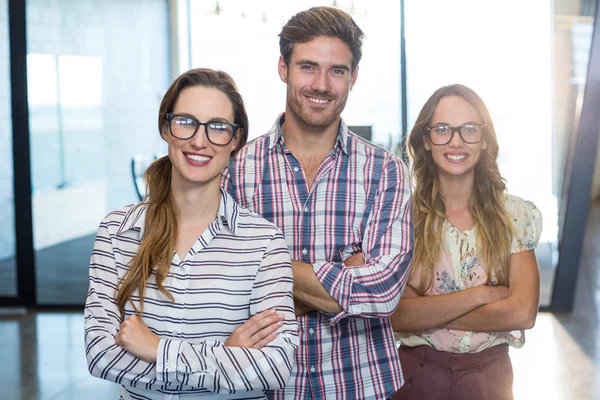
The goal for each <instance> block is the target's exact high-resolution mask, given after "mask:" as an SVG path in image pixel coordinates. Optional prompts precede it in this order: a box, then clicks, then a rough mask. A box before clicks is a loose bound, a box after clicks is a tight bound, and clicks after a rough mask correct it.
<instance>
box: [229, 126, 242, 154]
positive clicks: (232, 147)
mask: <svg viewBox="0 0 600 400" xmlns="http://www.w3.org/2000/svg"><path fill="white" fill-rule="evenodd" d="M243 132H244V130H243V129H242V128H240V129H238V131H237V132H236V134H235V136H234V137H233V139H232V140H231V143H229V157H230V158H231V154H232V153H233V152H234V151H235V149H237V147H238V144H239V143H240V137H241V136H242V134H243Z"/></svg>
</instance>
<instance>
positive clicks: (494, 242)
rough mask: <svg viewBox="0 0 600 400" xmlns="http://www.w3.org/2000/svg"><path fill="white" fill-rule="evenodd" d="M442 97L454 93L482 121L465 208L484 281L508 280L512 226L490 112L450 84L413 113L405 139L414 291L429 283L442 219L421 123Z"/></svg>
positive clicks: (439, 243) (468, 92)
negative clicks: (483, 145) (410, 165)
mask: <svg viewBox="0 0 600 400" xmlns="http://www.w3.org/2000/svg"><path fill="white" fill-rule="evenodd" d="M446 96H460V97H462V98H463V99H465V100H466V101H467V102H468V103H469V104H471V105H472V106H473V107H474V108H475V110H477V112H478V113H479V115H480V116H481V118H482V119H483V123H484V124H485V125H486V127H485V128H484V135H483V139H482V140H485V142H486V143H487V148H486V149H485V150H483V149H482V150H481V157H480V159H479V162H478V163H477V165H476V166H475V182H474V185H473V193H472V195H471V199H470V202H469V211H470V212H471V214H472V215H473V217H474V218H475V221H476V229H477V237H478V239H477V240H478V244H477V247H478V254H479V257H480V259H481V264H482V265H483V267H484V268H485V270H486V273H487V277H488V283H490V282H491V280H492V279H493V278H495V280H496V281H497V283H498V284H506V283H507V282H508V263H509V259H510V245H511V241H512V235H513V227H512V224H511V222H510V218H509V216H508V212H507V210H506V207H505V205H504V202H505V195H506V193H505V192H506V184H505V181H504V178H502V176H501V175H500V171H499V169H498V163H497V158H498V140H497V138H496V131H495V130H494V124H493V122H492V119H491V117H490V113H489V111H488V109H487V107H486V106H485V104H484V102H483V100H482V99H481V98H480V97H479V96H478V95H477V94H476V93H475V92H474V91H473V90H471V89H469V88H468V87H466V86H463V85H450V86H445V87H442V88H440V89H438V90H436V91H435V92H434V93H433V94H432V95H431V97H430V98H429V99H428V100H427V102H426V103H425V105H424V106H423V109H422V110H421V112H420V113H419V117H418V118H417V122H416V123H415V126H414V128H413V129H412V131H411V133H410V136H409V139H408V142H409V145H408V147H409V152H410V155H411V157H412V159H413V168H412V171H413V181H414V191H413V226H414V235H415V247H414V255H413V261H412V265H413V267H412V270H411V277H412V276H414V275H415V274H416V273H417V271H419V270H420V272H421V280H420V282H419V284H418V285H417V287H416V288H415V289H416V291H417V292H418V293H419V294H421V295H424V294H426V293H427V292H429V290H431V287H432V285H433V280H434V270H435V266H436V264H437V263H438V261H439V257H440V250H441V247H442V226H443V222H444V219H445V218H446V209H445V206H444V202H443V201H442V199H441V197H440V186H439V180H438V169H437V166H436V165H435V162H434V161H433V158H432V156H431V152H430V151H428V150H427V149H426V148H425V143H426V141H428V140H429V136H428V135H427V131H426V129H425V128H426V127H427V126H429V125H430V123H431V119H432V118H433V114H434V112H435V109H436V108H437V106H438V104H439V102H440V100H441V99H442V98H443V97H446Z"/></svg>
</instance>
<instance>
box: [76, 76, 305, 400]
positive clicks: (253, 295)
mask: <svg viewBox="0 0 600 400" xmlns="http://www.w3.org/2000/svg"><path fill="white" fill-rule="evenodd" d="M158 129H159V133H160V135H161V136H162V138H163V139H164V140H165V141H166V142H167V143H168V156H165V157H163V158H160V159H158V160H157V161H155V162H154V163H153V164H152V165H151V166H150V167H149V168H148V170H147V171H146V174H145V178H146V181H147V187H148V189H147V196H146V199H145V200H144V201H142V202H141V203H139V204H136V205H132V206H127V207H124V208H121V209H119V210H116V211H113V212H111V213H110V214H108V215H107V216H106V218H105V219H104V220H103V221H102V223H101V224H100V228H99V230H98V235H97V237H96V241H95V245H94V250H93V253H92V258H91V261H90V287H89V291H88V296H87V302H86V306H85V344H86V355H87V361H88V366H89V370H90V372H91V373H92V374H93V375H94V376H97V377H100V378H103V379H107V380H110V381H113V382H116V383H119V384H121V385H122V389H121V398H122V399H142V398H143V399H172V398H173V399H174V398H178V399H196V398H211V399H213V398H214V399H221V398H223V399H225V398H226V399H234V398H244V399H262V398H264V397H265V395H264V392H265V391H266V390H270V389H280V388H282V387H283V386H284V385H285V384H286V382H287V380H288V378H289V376H290V372H291V369H292V367H293V365H294V362H295V361H294V355H295V350H296V347H297V344H298V337H297V323H296V317H295V314H294V304H293V301H294V299H293V295H292V285H293V280H292V269H291V262H290V256H289V253H288V249H287V245H286V242H285V240H284V237H283V235H282V233H281V232H280V231H279V230H278V229H277V228H276V227H275V226H274V225H272V224H271V223H269V222H268V221H266V220H265V219H263V218H262V217H260V216H258V215H256V214H254V213H251V212H249V211H248V210H247V209H245V208H242V207H241V206H239V205H237V204H236V203H235V201H234V200H233V198H231V197H230V196H229V195H228V194H227V193H226V192H224V191H223V190H221V189H220V176H221V172H222V170H223V169H224V168H225V167H226V166H227V165H228V163H229V159H230V157H231V156H232V155H233V154H235V153H236V152H237V151H238V150H239V149H240V148H241V147H242V146H244V144H245V143H246V140H247V138H248V117H247V115H246V111H245V108H244V103H243V101H242V98H241V96H240V94H239V93H238V92H237V89H236V86H235V83H234V82H233V80H232V79H231V77H230V76H229V75H227V74H226V73H224V72H218V71H212V70H208V69H195V70H191V71H189V72H186V73H184V74H183V75H182V76H180V77H179V78H177V79H176V80H175V81H174V82H173V84H172V85H171V87H170V88H169V89H168V91H167V93H166V94H165V96H164V98H163V100H162V103H161V105H160V111H159V116H158Z"/></svg>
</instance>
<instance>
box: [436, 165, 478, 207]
mask: <svg viewBox="0 0 600 400" xmlns="http://www.w3.org/2000/svg"><path fill="white" fill-rule="evenodd" d="M439 181H440V196H441V198H442V201H443V202H444V207H445V208H446V212H451V211H453V210H464V209H468V208H469V202H470V200H471V195H472V194H473V184H474V182H475V171H471V172H470V173H469V174H467V175H462V176H448V175H445V174H440V175H439Z"/></svg>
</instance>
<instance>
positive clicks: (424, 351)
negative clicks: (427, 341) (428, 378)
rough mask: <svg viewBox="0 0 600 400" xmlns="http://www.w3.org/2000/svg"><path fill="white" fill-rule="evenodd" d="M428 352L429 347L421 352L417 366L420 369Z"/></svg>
mask: <svg viewBox="0 0 600 400" xmlns="http://www.w3.org/2000/svg"><path fill="white" fill-rule="evenodd" d="M428 350H429V346H427V347H425V348H423V351H422V352H421V357H419V365H420V366H421V367H422V366H423V365H424V364H425V354H427V351H428Z"/></svg>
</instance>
